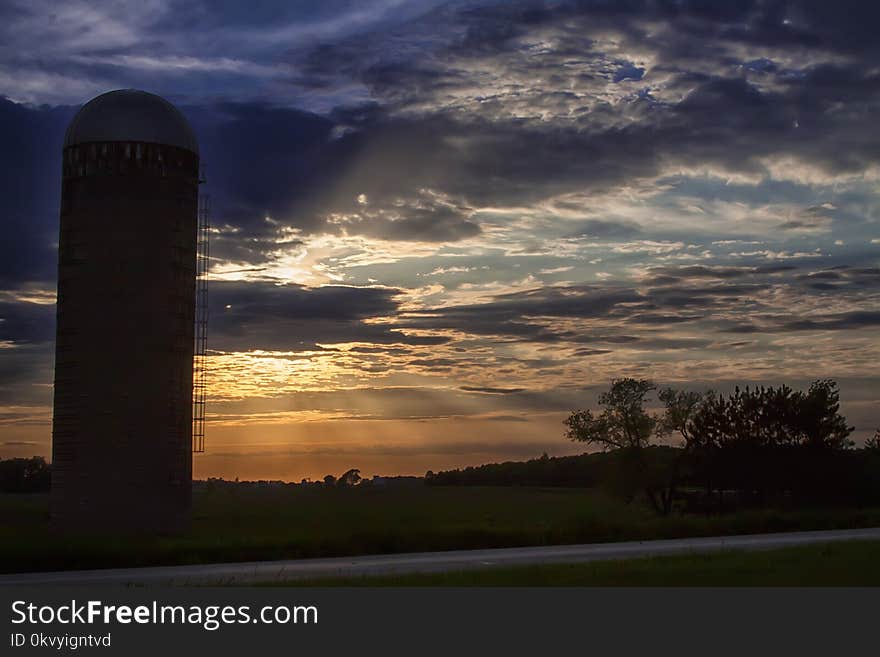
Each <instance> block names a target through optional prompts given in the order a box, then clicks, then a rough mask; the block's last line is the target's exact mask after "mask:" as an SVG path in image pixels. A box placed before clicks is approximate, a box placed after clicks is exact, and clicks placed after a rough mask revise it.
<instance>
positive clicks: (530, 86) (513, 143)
mask: <svg viewBox="0 0 880 657" xmlns="http://www.w3.org/2000/svg"><path fill="white" fill-rule="evenodd" d="M717 4H718V5H721V4H722V3H717ZM723 4H724V5H728V4H730V3H723ZM529 6H530V5H524V4H523V3H506V4H502V5H496V6H493V7H490V8H463V9H461V10H459V11H455V10H450V11H448V12H446V13H445V14H444V15H443V16H442V23H441V27H443V25H445V26H446V28H447V29H448V32H449V34H462V36H459V37H454V36H450V37H449V38H448V39H447V40H446V41H445V42H444V41H443V39H442V38H441V39H439V41H440V42H441V44H442V45H440V46H438V47H437V48H436V50H434V51H431V50H430V48H429V50H428V52H426V53H425V56H424V57H422V58H417V59H411V58H409V59H408V58H403V57H396V56H395V51H394V50H392V49H388V50H384V49H383V43H384V42H383V40H382V39H375V40H374V41H372V42H371V41H369V39H368V37H367V36H360V37H358V38H357V39H356V40H355V41H353V42H350V43H340V44H336V45H329V44H328V45H324V46H322V48H321V50H320V57H315V59H314V60H310V61H311V66H310V68H309V71H310V72H311V74H313V75H315V76H320V75H334V74H336V75H339V74H340V72H341V75H343V76H349V77H351V78H354V79H358V80H359V81H361V82H363V83H365V84H367V85H368V86H369V87H370V88H371V90H372V92H373V94H374V96H375V97H376V98H378V99H379V100H380V102H381V103H384V104H385V105H387V106H388V107H389V109H390V110H392V111H391V113H390V114H388V115H386V116H385V117H384V119H383V120H382V123H383V124H384V125H382V127H381V129H378V128H379V126H380V124H379V123H375V124H372V125H368V126H363V133H362V134H361V136H360V137H359V139H361V140H363V141H364V142H365V143H371V144H372V146H373V148H371V149H369V150H368V151H365V153H364V155H365V157H367V158H368V159H369V160H371V161H375V162H376V164H377V165H379V164H380V163H383V162H384V158H383V157H382V155H381V154H382V153H383V152H384V151H385V150H386V149H385V148H384V147H383V146H384V144H385V143H386V142H387V143H388V144H389V145H393V144H394V142H393V140H392V139H391V138H390V135H393V134H394V133H395V132H396V131H397V130H401V131H403V132H405V133H406V140H405V143H406V144H407V145H408V147H409V148H408V149H404V150H403V151H402V150H400V149H396V152H395V154H394V157H391V158H389V159H390V160H391V162H392V167H393V170H394V171H395V172H397V171H398V170H399V166H400V159H401V158H404V159H406V160H407V161H408V162H410V163H411V164H412V168H410V167H406V169H407V170H406V171H402V172H401V173H403V176H402V177H397V176H394V179H395V180H398V181H400V182H401V183H408V184H409V185H410V186H427V187H437V188H441V189H444V190H446V191H448V192H450V193H453V194H459V195H461V196H463V197H464V198H467V199H468V200H469V201H472V202H476V203H498V202H500V201H506V202H508V203H511V204H513V203H517V202H527V201H530V200H535V199H540V198H546V197H547V196H550V195H552V194H554V193H558V192H561V191H570V190H572V189H584V188H586V189H603V188H607V187H609V186H614V185H618V184H622V183H625V182H628V181H631V180H632V179H633V178H639V177H650V176H652V175H655V174H657V173H658V172H659V171H660V169H661V166H662V165H663V164H664V163H674V164H678V165H684V166H695V167H705V166H717V167H721V168H725V169H728V170H731V171H740V172H746V173H753V174H754V173H762V172H763V171H764V164H763V161H762V159H763V158H765V157H782V156H795V157H797V158H799V159H802V160H803V161H806V162H810V163H812V164H815V165H817V166H819V167H821V168H822V169H823V170H825V171H826V172H828V173H829V174H839V173H853V172H859V171H862V170H864V168H865V167H866V166H868V165H869V164H871V163H876V162H878V161H880V145H878V139H877V138H876V137H873V136H871V135H873V134H874V132H875V131H874V130H873V116H874V115H875V110H876V109H877V106H878V99H880V75H878V73H877V72H876V71H875V70H874V69H873V68H872V67H871V66H870V65H869V62H868V61H867V60H865V61H861V62H860V61H858V59H856V60H854V61H845V62H841V61H839V60H838V61H837V62H835V63H824V64H815V65H812V64H811V65H806V66H805V67H804V68H802V69H796V70H788V69H783V68H781V67H776V66H775V65H765V66H762V67H760V68H761V74H762V75H763V76H764V77H765V78H766V77H768V76H770V77H772V84H763V83H762V85H761V86H759V85H758V84H754V83H753V82H752V81H750V80H749V78H748V76H744V75H742V74H741V73H738V72H737V70H741V69H740V68H739V67H741V66H742V65H743V64H745V63H747V62H740V61H738V60H737V59H736V50H735V49H736V47H754V46H757V45H765V46H767V47H770V46H772V47H774V48H779V49H781V51H786V50H788V51H791V52H792V53H802V52H805V49H807V50H809V49H813V50H816V52H819V53H821V52H833V51H835V50H837V51H840V52H846V53H849V54H850V56H851V57H855V56H856V54H857V53H858V49H856V48H854V47H853V42H852V41H851V40H850V38H849V35H850V31H851V30H853V29H854V28H856V21H860V20H870V19H871V18H872V17H874V16H875V14H876V13H877V12H876V10H873V9H865V8H864V7H863V6H860V5H853V6H852V12H851V13H849V12H846V11H837V10H835V11H831V12H829V11H828V10H827V9H825V8H823V7H822V6H821V5H820V4H816V3H804V4H794V5H790V4H785V3H760V4H757V3H755V4H752V3H740V4H738V5H736V6H735V7H726V6H725V7H721V6H715V3H687V2H686V3H676V4H675V5H672V4H667V3H653V2H651V3H591V2H588V3H560V4H559V5H556V6H554V7H553V8H552V9H544V10H541V11H537V12H536V11H531V10H530V9H529ZM848 13H849V15H847V14H848ZM431 18H432V19H434V20H436V18H437V17H436V16H435V15H432V16H431ZM630 19H637V20H630ZM426 20H427V19H426ZM651 21H654V22H651ZM656 21H659V23H658V22H656ZM648 22H650V27H644V28H643V27H641V26H643V25H645V24H646V23H648ZM418 25H419V23H418V22H415V23H414V24H413V25H410V26H409V28H410V29H411V30H413V31H414V32H415V33H418V31H419V27H418ZM861 25H862V24H859V25H858V29H857V31H858V32H859V34H860V35H862V34H864V31H863V29H862V27H861ZM456 27H463V28H464V31H463V33H462V32H461V31H460V30H459V31H456V29H455V28H456ZM612 28H613V29H614V30H615V33H621V34H623V35H624V43H623V45H624V47H625V46H626V45H627V43H629V42H631V43H632V45H634V46H638V47H641V48H643V49H646V50H648V51H653V52H655V53H656V55H657V57H658V60H659V61H658V63H657V64H656V68H657V70H658V71H659V72H665V73H666V74H668V75H669V76H670V80H669V81H668V83H667V84H668V86H669V87H670V88H672V89H680V90H681V92H682V93H683V94H684V97H683V98H682V99H681V100H679V101H676V100H672V99H667V100H656V99H654V98H653V97H652V96H651V94H650V93H644V94H640V95H634V96H632V97H631V98H629V99H625V100H622V101H620V102H617V103H616V104H614V105H612V104H609V103H604V104H603V103H598V104H596V105H595V106H592V107H590V108H589V109H588V110H587V109H586V108H585V107H580V108H578V102H577V100H576V99H575V100H572V99H568V100H565V101H561V99H560V92H559V90H558V89H559V87H560V86H561V85H563V83H566V82H572V83H575V84H578V87H576V88H577V89H578V91H580V92H585V93H587V94H589V92H590V91H591V89H592V87H593V86H595V85H596V84H599V83H601V84H604V83H605V82H606V81H613V79H614V77H615V76H619V71H620V70H621V68H620V67H621V64H616V65H615V66H614V67H612V70H609V71H608V72H607V74H606V72H605V71H600V72H599V73H596V72H590V73H588V72H585V73H584V77H583V78H582V79H580V81H579V83H578V80H577V78H574V77H572V78H565V77H564V74H563V72H564V71H565V70H567V69H570V68H571V67H572V66H571V62H572V61H573V60H574V61H579V60H580V61H583V60H584V59H588V58H589V57H591V56H595V57H600V56H602V55H603V53H601V52H600V51H596V50H595V49H593V50H591V48H594V47H595V46H594V45H591V44H590V42H589V40H588V39H587V38H585V35H587V36H588V35H590V34H593V33H596V32H601V31H602V30H605V29H612ZM642 30H650V31H651V35H648V34H647V33H646V32H643V31H642ZM548 34H549V35H551V36H552V37H553V42H552V45H546V46H545V47H544V49H543V50H542V52H541V55H540V57H535V56H528V57H526V56H525V55H524V52H525V48H526V47H527V46H526V45H524V44H523V39H526V38H528V37H532V38H534V39H538V38H540V36H538V35H541V36H546V35H548ZM707 35H708V37H709V38H713V39H714V42H713V47H712V48H707V47H706V45H705V44H706V43H707ZM400 38H401V39H404V37H400ZM627 39H629V40H630V41H629V42H628V41H627ZM860 39H861V37H859V36H857V38H856V42H860ZM717 45H722V46H723V48H716V46H717ZM865 45H867V42H865ZM353 49H354V50H353ZM716 50H718V51H719V52H720V53H722V54H717V53H716ZM354 51H358V52H361V53H362V56H359V57H354V56H352V53H353V52H354ZM364 51H366V54H363V53H364ZM342 61H344V62H345V63H346V65H345V66H343V67H341V68H339V67H338V66H337V62H342ZM700 62H708V66H709V68H710V69H711V70H708V71H694V70H691V69H692V67H693V66H694V65H695V64H699V63H700ZM476 63H485V65H486V66H488V67H490V68H491V67H496V68H499V69H501V70H504V71H507V72H509V73H510V74H512V75H515V74H517V73H518V72H521V73H522V76H523V78H522V80H519V79H517V91H516V93H510V92H509V91H507V90H500V91H499V94H502V95H503V97H499V96H493V91H494V90H493V89H491V88H489V89H486V90H481V91H482V95H478V96H477V97H476V98H474V99H473V102H471V103H470V104H467V105H464V106H462V108H461V110H462V111H453V110H450V109H449V106H448V102H447V101H448V99H449V98H450V97H455V95H456V93H459V94H464V95H467V94H472V95H473V94H476V93H478V92H476V91H474V88H475V87H477V88H479V86H480V84H481V78H480V77H478V76H476V75H473V74H471V73H469V70H468V69H469V66H471V65H473V64H476ZM771 64H772V62H771ZM623 66H626V65H623ZM518 67H522V69H521V70H520V69H519V68H518ZM754 68H755V66H754V62H752V66H751V69H754ZM554 76H555V78H554ZM768 79H769V78H768ZM763 82H764V83H765V82H767V80H764V81H763ZM599 92H601V89H599V88H597V93H599ZM505 94H506V95H505ZM524 94H525V97H526V98H529V102H530V104H531V105H532V106H534V109H535V111H536V112H538V111H540V110H541V109H542V108H545V107H546V109H547V110H548V115H547V116H546V117H544V119H543V120H542V121H540V122H536V121H525V120H522V119H519V118H513V117H510V116H508V115H506V114H505V113H504V111H503V110H504V109H505V103H507V104H511V103H515V102H517V96H523V95H524ZM563 96H564V94H563ZM557 102H563V106H562V107H563V109H564V108H565V107H566V105H565V103H569V105H570V108H569V109H570V111H568V112H565V111H555V110H556V109H558V108H557V105H556V104H557ZM495 106H497V108H498V110H499V111H497V112H494V113H493V111H492V109H491V108H493V107H495ZM842 106H843V107H846V108H847V111H846V112H842V111H839V109H840V107H842ZM401 112H405V116H406V117H407V118H406V119H405V120H404V119H403V118H402V116H404V114H401ZM572 112H573V114H572ZM554 115H555V116H554ZM566 116H567V118H566ZM414 117H417V118H414ZM571 117H574V119H573V120H570V119H571ZM621 117H625V119H626V120H625V121H621V120H620V119H621ZM420 128H421V129H420ZM450 144H454V145H455V146H454V147H450ZM842 144H845V147H841V145H842ZM391 150H392V151H395V149H394V148H392V149H391ZM425 153H430V154H431V159H432V160H433V161H435V162H438V163H442V164H443V165H444V166H442V167H429V166H425V165H424V163H423V162H422V161H421V158H422V157H423V154H425ZM352 182H355V183H356V184H355V185H354V186H355V187H357V188H358V189H361V190H362V191H366V192H367V193H369V189H370V185H369V181H368V180H366V179H364V178H360V177H359V176H358V175H357V172H355V174H354V177H353V178H352ZM814 223H815V222H814ZM788 227H789V228H794V227H795V226H794V225H793V224H792V225H790V226H788ZM586 228H587V230H585V231H584V232H585V233H587V234H590V232H591V230H592V232H593V233H597V232H598V233H601V231H602V230H603V229H605V228H607V226H605V225H603V224H595V225H593V226H586Z"/></svg>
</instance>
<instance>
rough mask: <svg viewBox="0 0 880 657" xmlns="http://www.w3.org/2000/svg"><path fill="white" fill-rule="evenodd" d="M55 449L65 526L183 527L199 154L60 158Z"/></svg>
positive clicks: (57, 517)
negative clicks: (61, 173) (61, 178)
mask: <svg viewBox="0 0 880 657" xmlns="http://www.w3.org/2000/svg"><path fill="white" fill-rule="evenodd" d="M63 157H64V164H63V167H64V171H63V188H62V206H61V236H60V241H59V266H58V325H57V344H56V363H55V413H54V422H53V443H52V468H53V472H52V493H51V516H52V522H53V524H54V525H55V527H57V528H61V529H83V530H86V531H94V530H96V529H98V530H100V529H104V530H108V531H116V530H132V531H159V532H174V531H179V530H181V529H183V528H185V527H186V525H187V524H188V520H189V512H190V502H191V479H192V449H191V435H192V434H191V432H192V361H193V330H194V309H195V266H196V244H197V205H198V167H199V164H198V156H197V155H196V154H194V153H192V152H190V151H189V150H186V149H183V148H178V147H174V146H164V145H157V144H147V143H139V142H104V143H100V142H98V143H88V144H78V145H75V146H69V147H67V148H65V150H64V154H63Z"/></svg>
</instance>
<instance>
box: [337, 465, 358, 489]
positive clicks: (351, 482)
mask: <svg viewBox="0 0 880 657" xmlns="http://www.w3.org/2000/svg"><path fill="white" fill-rule="evenodd" d="M360 480H361V471H360V470H358V469H357V468H352V469H351V470H346V471H345V472H344V473H343V474H342V476H341V477H339V479H337V480H336V485H337V486H357V485H358V483H359V482H360Z"/></svg>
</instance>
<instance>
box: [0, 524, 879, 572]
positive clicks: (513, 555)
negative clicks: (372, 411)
mask: <svg viewBox="0 0 880 657" xmlns="http://www.w3.org/2000/svg"><path fill="white" fill-rule="evenodd" d="M865 539H873V540H880V527H874V528H870V529H845V530H833V531H814V532H787V533H778V534H747V535H742V536H716V537H711V538H681V539H670V540H662V541H628V542H625V543H590V544H585V545H550V546H538V547H521V548H501V549H493V550H457V551H449V552H414V553H407V554H383V555H375V556H362V557H336V558H332V559H298V560H290V561H253V562H242V563H218V564H210V565H196V566H159V567H154V568H119V569H115V568H114V569H106V570H80V571H67V572H50V573H26V574H19V575H0V586H15V585H33V584H46V585H70V586H75V585H84V584H86V585H95V584H111V585H136V586H141V585H160V586H165V585H184V586H185V585H188V584H257V583H261V582H280V581H287V580H301V579H316V578H327V577H350V576H363V575H389V574H401V573H431V572H443V571H460V570H470V569H475V568H491V567H497V566H525V565H534V564H547V563H583V562H586V561H598V560H607V559H628V558H634V557H646V556H657V555H668V554H693V553H700V552H714V551H719V550H766V549H770V548H778V547H786V546H792V545H807V544H810V543H829V542H834V541H850V540H865Z"/></svg>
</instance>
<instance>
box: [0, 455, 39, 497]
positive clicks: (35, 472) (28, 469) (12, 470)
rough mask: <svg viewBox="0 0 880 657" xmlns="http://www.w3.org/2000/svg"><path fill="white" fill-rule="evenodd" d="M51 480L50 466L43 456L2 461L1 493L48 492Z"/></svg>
mask: <svg viewBox="0 0 880 657" xmlns="http://www.w3.org/2000/svg"><path fill="white" fill-rule="evenodd" d="M49 479H50V475H49V464H48V463H46V459H44V458H43V457H42V456H32V457H31V458H13V459H6V460H0V492H3V493H41V492H46V491H48V490H49Z"/></svg>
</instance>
